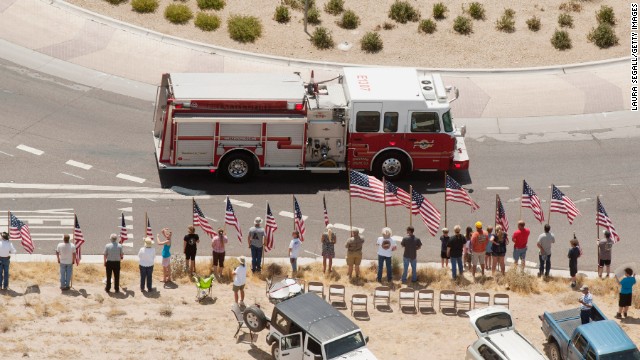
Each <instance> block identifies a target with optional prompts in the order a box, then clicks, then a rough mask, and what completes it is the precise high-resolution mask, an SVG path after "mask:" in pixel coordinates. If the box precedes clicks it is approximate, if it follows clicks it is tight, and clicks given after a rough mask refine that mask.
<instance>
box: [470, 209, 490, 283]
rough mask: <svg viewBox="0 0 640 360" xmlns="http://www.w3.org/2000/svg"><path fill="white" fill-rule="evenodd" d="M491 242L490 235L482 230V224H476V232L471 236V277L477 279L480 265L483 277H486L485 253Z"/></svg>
mask: <svg viewBox="0 0 640 360" xmlns="http://www.w3.org/2000/svg"><path fill="white" fill-rule="evenodd" d="M488 242H489V233H488V232H486V231H485V230H482V222H480V221H478V222H476V231H474V232H473V235H471V250H472V255H471V277H473V278H474V279H475V277H476V268H477V266H478V263H479V264H480V269H481V270H482V276H484V253H485V251H486V249H487V243H488Z"/></svg>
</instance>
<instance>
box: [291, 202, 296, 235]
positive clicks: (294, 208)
mask: <svg viewBox="0 0 640 360" xmlns="http://www.w3.org/2000/svg"><path fill="white" fill-rule="evenodd" d="M291 205H292V206H293V231H295V230H296V196H295V195H293V194H291Z"/></svg>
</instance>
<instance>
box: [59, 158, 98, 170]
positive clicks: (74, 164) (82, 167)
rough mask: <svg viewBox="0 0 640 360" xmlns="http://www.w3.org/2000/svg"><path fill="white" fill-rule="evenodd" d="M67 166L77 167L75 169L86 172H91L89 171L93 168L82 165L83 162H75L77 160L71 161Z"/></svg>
mask: <svg viewBox="0 0 640 360" xmlns="http://www.w3.org/2000/svg"><path fill="white" fill-rule="evenodd" d="M65 164H67V165H70V166H75V167H78V168H80V169H84V170H89V169H91V168H92V167H93V166H92V165H89V164H85V163H81V162H79V161H75V160H69V161H67V162H66V163H65Z"/></svg>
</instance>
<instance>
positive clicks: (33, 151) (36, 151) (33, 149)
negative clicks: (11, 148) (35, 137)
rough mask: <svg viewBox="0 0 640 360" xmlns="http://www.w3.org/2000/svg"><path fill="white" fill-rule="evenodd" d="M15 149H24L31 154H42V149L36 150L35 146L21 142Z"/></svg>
mask: <svg viewBox="0 0 640 360" xmlns="http://www.w3.org/2000/svg"><path fill="white" fill-rule="evenodd" d="M16 149H18V150H22V151H26V152H28V153H32V154H34V155H38V156H40V155H42V154H44V151H42V150H38V149H36V148H32V147H30V146H27V145H23V144H20V145H18V146H16Z"/></svg>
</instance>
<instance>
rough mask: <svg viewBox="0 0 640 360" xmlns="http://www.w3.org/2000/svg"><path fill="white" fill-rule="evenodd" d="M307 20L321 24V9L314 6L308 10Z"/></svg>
mask: <svg viewBox="0 0 640 360" xmlns="http://www.w3.org/2000/svg"><path fill="white" fill-rule="evenodd" d="M307 22H308V23H309V24H312V25H320V23H321V22H322V20H320V10H318V8H317V7H315V6H314V7H312V8H310V9H309V11H307Z"/></svg>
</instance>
